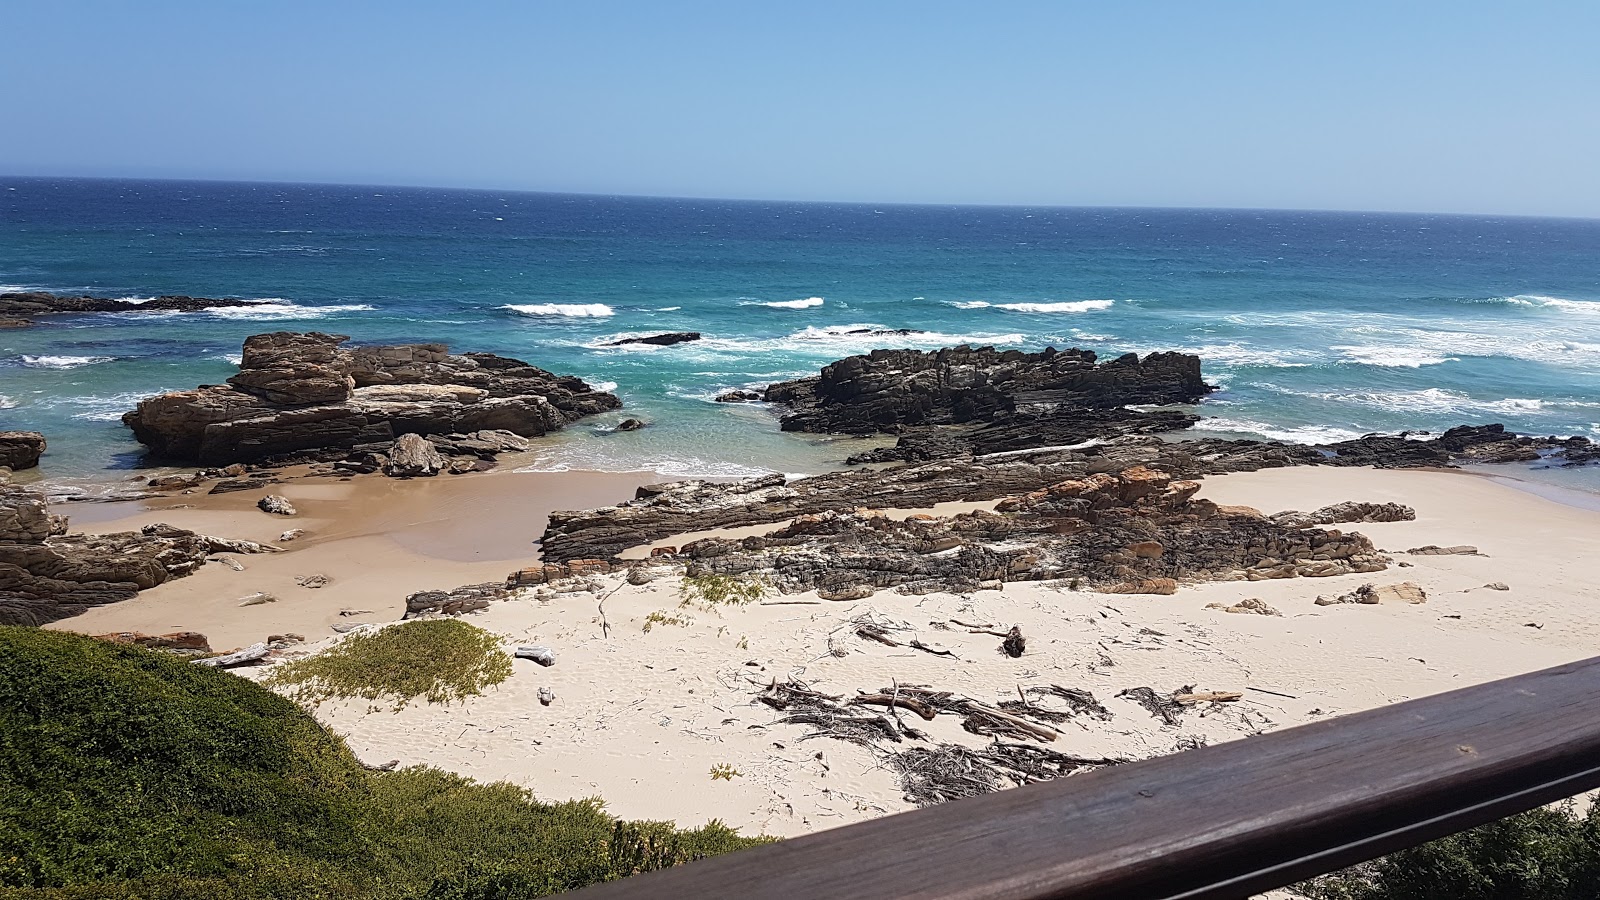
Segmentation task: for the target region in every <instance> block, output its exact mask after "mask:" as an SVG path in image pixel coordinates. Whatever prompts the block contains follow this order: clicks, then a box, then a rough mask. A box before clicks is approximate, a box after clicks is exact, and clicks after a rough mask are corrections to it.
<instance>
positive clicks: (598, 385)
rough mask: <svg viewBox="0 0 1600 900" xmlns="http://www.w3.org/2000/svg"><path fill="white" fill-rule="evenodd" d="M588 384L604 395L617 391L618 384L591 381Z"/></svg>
mask: <svg viewBox="0 0 1600 900" xmlns="http://www.w3.org/2000/svg"><path fill="white" fill-rule="evenodd" d="M588 384H589V387H591V388H593V389H595V390H597V391H599V392H600V393H602V394H609V393H611V392H612V391H614V390H616V389H617V383H616V382H615V381H591V382H589V383H588Z"/></svg>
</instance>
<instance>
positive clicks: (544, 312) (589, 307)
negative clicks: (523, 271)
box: [500, 303, 617, 319]
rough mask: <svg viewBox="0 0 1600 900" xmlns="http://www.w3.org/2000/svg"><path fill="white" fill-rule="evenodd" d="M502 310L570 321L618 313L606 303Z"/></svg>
mask: <svg viewBox="0 0 1600 900" xmlns="http://www.w3.org/2000/svg"><path fill="white" fill-rule="evenodd" d="M500 308H501V309H506V310H510V311H511V312H514V313H516V314H517V315H521V316H564V317H566V318H569V319H592V318H603V317H606V316H614V315H616V314H617V311H616V310H614V309H612V308H611V307H609V306H607V305H605V304H604V303H508V304H506V305H504V306H502V307H500Z"/></svg>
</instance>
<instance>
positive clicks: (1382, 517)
mask: <svg viewBox="0 0 1600 900" xmlns="http://www.w3.org/2000/svg"><path fill="white" fill-rule="evenodd" d="M1416 518H1417V511H1416V510H1414V509H1412V508H1411V507H1409V506H1406V505H1405V504H1403V503H1360V502H1357V501H1354V500H1346V501H1345V502H1343V503H1335V504H1333V505H1332V506H1324V507H1322V508H1321V509H1318V510H1314V511H1312V512H1308V513H1303V512H1300V511H1298V510H1293V509H1290V510H1285V511H1283V512H1281V513H1278V514H1277V515H1274V516H1273V517H1272V521H1274V522H1277V523H1278V524H1279V525H1287V526H1288V527H1290V528H1310V527H1311V526H1313V525H1341V524H1344V523H1346V522H1412V521H1415V520H1416Z"/></svg>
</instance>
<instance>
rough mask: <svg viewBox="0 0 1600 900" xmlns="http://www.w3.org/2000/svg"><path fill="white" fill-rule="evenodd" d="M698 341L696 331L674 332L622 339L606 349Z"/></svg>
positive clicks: (698, 335) (670, 344)
mask: <svg viewBox="0 0 1600 900" xmlns="http://www.w3.org/2000/svg"><path fill="white" fill-rule="evenodd" d="M698 340H700V332H698V331H675V332H672V333H670V334H652V335H650V336H649V337H633V338H623V339H622V340H620V341H612V342H611V343H609V344H607V345H606V346H607V347H625V346H627V345H628V344H653V345H655V346H657V347H670V346H672V345H673V344H686V343H688V342H690V341H698Z"/></svg>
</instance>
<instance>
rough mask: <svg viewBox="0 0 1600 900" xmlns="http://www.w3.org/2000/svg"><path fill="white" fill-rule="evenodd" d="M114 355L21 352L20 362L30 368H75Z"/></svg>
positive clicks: (112, 357)
mask: <svg viewBox="0 0 1600 900" xmlns="http://www.w3.org/2000/svg"><path fill="white" fill-rule="evenodd" d="M113 359H116V357H114V356H29V355H28V354H23V356H22V364H23V365H25V366H27V367H28V368H30V369H76V368H78V367H79V366H92V365H94V364H95V363H103V362H111V361H112V360H113Z"/></svg>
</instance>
